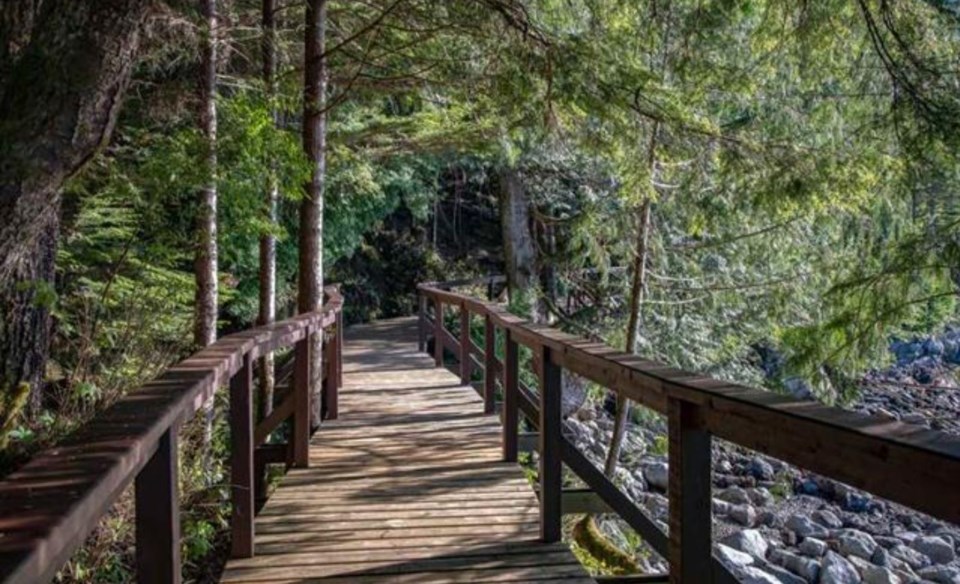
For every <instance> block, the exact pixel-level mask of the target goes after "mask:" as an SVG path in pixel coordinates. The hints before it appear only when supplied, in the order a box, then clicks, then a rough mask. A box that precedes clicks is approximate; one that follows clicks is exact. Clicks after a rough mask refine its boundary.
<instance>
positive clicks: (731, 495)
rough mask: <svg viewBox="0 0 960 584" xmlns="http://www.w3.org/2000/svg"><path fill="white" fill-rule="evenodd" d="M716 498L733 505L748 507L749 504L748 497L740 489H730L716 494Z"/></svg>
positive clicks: (745, 492)
mask: <svg viewBox="0 0 960 584" xmlns="http://www.w3.org/2000/svg"><path fill="white" fill-rule="evenodd" d="M717 498H718V499H720V500H721V501H726V502H728V503H733V504H734V505H748V504H750V503H751V501H750V495H748V494H747V491H745V490H744V489H741V488H740V487H730V488H729V489H724V490H723V491H720V492H719V493H717Z"/></svg>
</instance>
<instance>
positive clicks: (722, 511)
mask: <svg viewBox="0 0 960 584" xmlns="http://www.w3.org/2000/svg"><path fill="white" fill-rule="evenodd" d="M732 508H733V505H731V504H730V503H727V502H726V501H721V500H720V499H714V500H713V514H714V515H718V516H723V515H727V514H729V513H730V509H732Z"/></svg>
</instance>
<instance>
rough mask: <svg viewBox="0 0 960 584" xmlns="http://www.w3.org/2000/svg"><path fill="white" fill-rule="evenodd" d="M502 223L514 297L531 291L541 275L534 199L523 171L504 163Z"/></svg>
mask: <svg viewBox="0 0 960 584" xmlns="http://www.w3.org/2000/svg"><path fill="white" fill-rule="evenodd" d="M498 187H499V191H500V225H501V229H502V230H503V253H504V261H505V263H506V268H507V288H508V291H509V294H510V299H511V301H516V300H518V299H520V298H521V297H523V296H525V295H526V294H528V293H529V292H530V290H531V288H532V286H533V284H534V283H535V282H536V278H537V275H538V273H537V248H536V245H535V244H534V240H533V234H532V233H531V231H530V200H529V198H528V197H527V193H526V190H525V189H524V188H523V182H522V181H521V179H520V175H519V174H518V173H517V171H516V170H515V169H513V168H509V167H503V168H502V169H501V170H500V173H499V180H498Z"/></svg>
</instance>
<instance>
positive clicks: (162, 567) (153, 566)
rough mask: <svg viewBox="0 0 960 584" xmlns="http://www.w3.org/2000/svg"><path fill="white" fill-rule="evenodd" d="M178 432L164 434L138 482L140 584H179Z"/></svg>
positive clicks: (174, 428)
mask: <svg viewBox="0 0 960 584" xmlns="http://www.w3.org/2000/svg"><path fill="white" fill-rule="evenodd" d="M177 474H178V463H177V428H176V426H172V427H171V428H170V429H169V430H167V431H166V432H164V434H163V436H161V437H160V441H159V442H158V444H157V449H156V451H155V452H154V453H153V456H151V457H150V460H148V461H147V464H146V465H145V466H144V467H143V469H142V470H141V471H140V474H138V475H137V478H136V493H135V495H134V496H135V500H136V528H135V529H136V537H137V543H136V560H137V582H140V583H141V584H179V583H180V581H181V574H180V501H179V493H178V478H177Z"/></svg>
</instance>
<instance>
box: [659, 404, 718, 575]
mask: <svg viewBox="0 0 960 584" xmlns="http://www.w3.org/2000/svg"><path fill="white" fill-rule="evenodd" d="M667 425H668V430H667V432H668V435H669V461H670V482H669V485H668V494H669V500H670V550H669V554H668V558H667V559H668V560H669V561H670V584H694V583H695V582H703V581H704V577H705V576H706V575H708V574H711V573H712V572H713V567H712V565H711V545H710V544H711V535H712V534H711V529H712V521H711V512H712V506H711V495H710V470H711V468H710V465H711V460H710V456H711V451H710V442H711V440H710V434H709V433H708V432H707V431H706V430H705V429H704V427H703V423H702V420H701V419H700V416H699V411H698V406H696V405H695V404H691V403H689V402H684V401H680V400H677V399H671V400H669V401H668V402H667ZM709 579H710V581H713V578H712V577H711V578H709Z"/></svg>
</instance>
